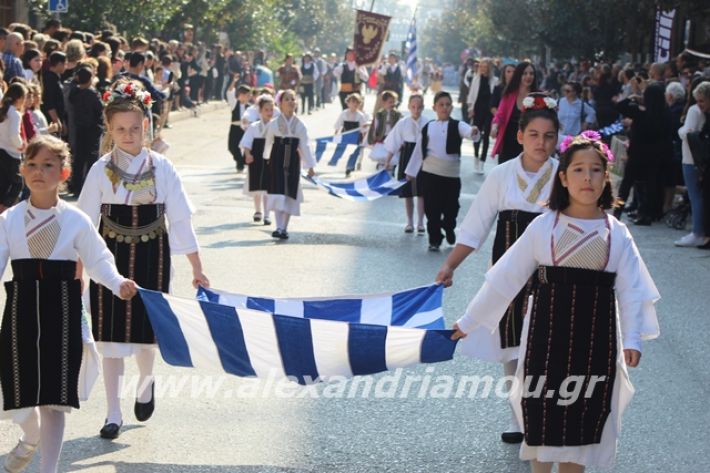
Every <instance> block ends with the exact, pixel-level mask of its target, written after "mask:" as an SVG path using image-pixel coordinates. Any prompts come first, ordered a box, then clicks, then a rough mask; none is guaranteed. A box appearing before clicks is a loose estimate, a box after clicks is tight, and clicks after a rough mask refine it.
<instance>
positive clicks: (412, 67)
mask: <svg viewBox="0 0 710 473" xmlns="http://www.w3.org/2000/svg"><path fill="white" fill-rule="evenodd" d="M405 48H406V54H407V84H409V85H411V84H412V81H413V80H414V77H415V76H416V75H417V20H416V11H415V12H414V16H413V17H412V22H411V23H410V24H409V32H407V41H406V43H405Z"/></svg>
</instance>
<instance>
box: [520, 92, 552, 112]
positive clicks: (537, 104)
mask: <svg viewBox="0 0 710 473" xmlns="http://www.w3.org/2000/svg"><path fill="white" fill-rule="evenodd" d="M556 108H557V102H556V101H555V99H553V98H552V97H545V96H544V95H535V96H530V95H528V96H527V97H525V98H524V99H523V109H524V111H526V112H529V111H531V110H555V109H556Z"/></svg>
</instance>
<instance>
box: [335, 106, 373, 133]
mask: <svg viewBox="0 0 710 473" xmlns="http://www.w3.org/2000/svg"><path fill="white" fill-rule="evenodd" d="M345 122H358V123H359V124H360V131H361V132H362V133H364V132H365V131H367V124H368V123H369V122H370V117H368V116H367V114H366V113H365V112H361V111H360V110H358V111H356V112H351V111H350V110H343V111H342V112H340V115H338V119H337V120H336V121H335V131H336V132H340V131H342V128H343V125H344V124H345Z"/></svg>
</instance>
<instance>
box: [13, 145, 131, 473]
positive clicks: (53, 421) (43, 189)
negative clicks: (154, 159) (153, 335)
mask: <svg viewBox="0 0 710 473" xmlns="http://www.w3.org/2000/svg"><path fill="white" fill-rule="evenodd" d="M20 172H21V174H22V177H23V178H24V180H25V184H26V185H27V187H28V188H29V190H30V197H29V199H27V200H24V201H22V202H20V203H19V204H17V205H15V206H14V207H12V208H11V209H9V210H7V211H6V212H4V213H3V214H2V215H0V274H2V273H3V271H4V270H5V266H6V264H7V261H8V259H9V260H10V264H11V266H12V280H11V281H8V282H6V283H5V290H6V292H7V300H6V304H5V313H4V316H3V321H2V330H0V384H2V395H1V396H0V398H1V399H2V401H3V402H2V404H3V406H2V410H1V411H0V417H10V418H12V419H13V420H14V421H15V422H17V423H19V424H20V427H21V428H22V431H23V434H22V437H21V439H20V441H19V442H18V444H17V446H16V447H15V448H14V449H13V450H12V451H11V452H10V453H9V454H8V455H7V456H6V457H5V471H8V472H19V471H22V470H24V469H25V468H26V467H27V465H29V463H30V461H31V460H32V456H33V455H34V453H35V451H36V450H37V448H38V446H39V448H40V450H41V452H42V455H41V459H40V466H39V471H40V472H42V473H55V472H56V471H57V467H58V464H59V456H60V453H61V450H62V438H63V436H64V423H65V414H66V413H67V412H70V411H71V409H78V408H79V400H80V399H81V400H86V398H87V397H88V394H89V391H90V390H91V386H92V385H93V382H94V381H95V379H96V377H97V376H98V354H97V353H96V348H95V346H94V344H93V339H92V338H91V332H90V331H89V327H88V322H87V321H86V320H85V319H84V317H83V305H82V301H81V287H82V283H81V281H80V279H79V278H78V275H77V260H78V259H79V258H81V261H82V262H83V265H84V267H85V268H86V270H87V272H88V273H89V276H91V278H92V279H95V280H96V281H99V282H100V283H101V284H104V285H105V287H107V288H108V290H109V291H110V292H111V293H112V296H113V295H114V294H115V295H116V296H118V297H121V298H122V299H130V298H131V297H133V295H135V293H136V286H135V283H133V281H130V280H128V279H126V278H124V277H123V276H121V275H120V274H119V273H118V270H117V269H116V264H115V262H114V257H113V255H112V254H111V252H110V251H109V250H108V248H106V243H105V242H104V241H103V240H102V239H101V236H100V235H99V234H98V232H97V231H96V228H95V227H94V226H93V224H92V223H91V220H89V218H88V217H87V216H86V214H84V213H83V212H81V211H80V210H78V209H77V208H75V207H73V206H70V205H68V204H66V203H65V202H64V201H63V200H61V199H60V198H59V187H60V185H61V184H63V183H64V182H65V181H66V180H67V178H68V177H69V175H70V167H69V148H68V146H67V145H66V143H64V142H63V141H61V140H59V139H58V138H54V137H52V136H48V135H45V136H39V137H37V138H35V140H34V141H33V142H31V143H30V144H29V146H28V147H27V149H26V150H25V156H24V158H23V160H22V163H21V166H20Z"/></svg>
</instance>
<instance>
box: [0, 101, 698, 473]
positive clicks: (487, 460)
mask: <svg viewBox="0 0 710 473" xmlns="http://www.w3.org/2000/svg"><path fill="white" fill-rule="evenodd" d="M427 100H428V101H429V99H427ZM338 111H339V110H338V107H337V106H336V105H330V106H329V107H328V108H327V109H326V110H325V111H319V112H317V113H315V114H314V115H312V116H307V117H305V121H306V123H307V124H308V126H309V130H310V132H311V134H312V136H316V135H324V134H329V133H330V132H332V124H333V123H334V122H335V118H336V116H337V113H338ZM228 120H229V117H228V112H227V110H226V109H221V110H218V111H212V112H209V113H204V114H202V115H201V116H200V117H198V118H190V119H186V120H184V121H179V122H175V123H174V128H173V129H172V130H169V131H168V132H167V133H166V138H167V140H168V141H169V142H170V143H171V144H172V148H171V149H170V150H169V151H168V155H169V156H170V158H171V159H173V160H174V162H175V164H176V165H177V167H178V169H179V170H180V172H181V174H182V176H183V178H184V181H185V184H186V187H187V190H188V192H189V194H190V195H191V197H192V199H193V202H194V203H195V205H196V207H197V213H196V215H195V227H196V230H197V234H198V236H199V239H200V243H201V245H202V248H203V249H202V256H203V260H204V263H205V268H206V271H207V274H208V276H209V277H210V278H211V280H212V284H213V286H214V287H217V288H224V289H228V290H235V291H239V292H243V293H250V294H257V295H280V296H297V295H301V296H321V295H336V294H352V293H372V292H382V291H391V290H400V289H405V288H409V287H414V286H417V285H422V284H426V283H429V282H430V281H432V279H433V278H434V275H435V273H436V270H437V268H438V267H439V265H440V264H441V261H442V260H443V259H444V257H445V256H446V254H447V253H448V251H449V249H448V248H447V249H446V250H444V251H443V252H442V253H441V254H432V253H429V252H427V251H426V241H425V240H426V238H425V237H421V236H410V235H405V234H404V233H403V226H404V209H403V206H402V203H401V202H400V201H399V200H398V199H396V198H387V199H382V200H381V201H377V202H374V203H369V204H368V203H351V202H346V201H342V200H339V199H336V198H333V197H330V196H329V195H327V194H326V193H325V192H324V191H322V190H319V189H316V188H314V187H312V186H310V185H306V186H305V198H306V203H304V205H303V216H302V217H297V218H293V219H292V223H291V227H290V229H289V230H290V233H291V239H290V240H289V241H288V243H275V242H274V241H272V239H271V237H270V232H271V229H270V228H265V227H262V226H256V225H254V224H252V223H251V214H252V208H251V203H250V202H249V201H248V200H246V199H245V198H244V197H242V195H241V189H240V188H241V186H242V183H243V180H244V176H243V175H239V176H238V175H236V174H235V173H234V169H233V163H232V160H231V157H230V156H229V155H228V153H227V149H226V148H227V145H226V142H227V128H228ZM464 151H465V153H466V154H471V150H470V145H465V149H464ZM368 166H369V165H366V169H365V170H367V167H368ZM463 172H464V185H463V193H464V196H463V198H462V208H463V210H464V211H465V210H466V209H467V208H468V206H469V205H470V203H471V201H472V198H473V196H474V195H475V193H476V191H477V189H478V187H479V186H480V184H481V181H482V179H481V178H480V177H477V176H474V175H473V166H472V164H471V162H470V160H465V164H464V166H463ZM462 217H463V212H462V215H461V216H460V218H462ZM632 230H633V232H634V235H635V237H636V239H637V242H638V244H639V246H640V248H641V252H642V253H643V255H644V257H645V259H646V261H647V263H648V266H649V268H650V270H651V273H652V274H653V276H654V278H655V280H656V282H657V285H658V287H659V288H660V290H661V293H662V295H663V300H662V301H661V302H660V303H659V305H658V312H659V318H660V322H661V330H662V336H661V338H660V339H658V340H657V341H654V342H650V343H647V344H646V345H645V347H644V357H643V361H642V363H641V366H640V367H639V368H637V369H635V370H632V372H631V377H632V381H633V383H634V385H635V386H636V390H637V392H636V396H635V398H634V400H633V402H632V404H631V407H630V408H629V409H628V410H627V412H626V415H625V417H624V428H623V432H622V435H621V439H620V448H619V454H618V458H617V459H618V465H617V467H616V470H615V471H619V472H625V473H626V472H630V473H636V472H638V473H648V472H655V471H658V472H675V471H710V459H708V442H707V438H706V436H707V432H708V427H707V426H708V425H710V413H709V412H708V409H707V407H706V405H707V402H706V400H707V399H708V398H710V388H709V387H708V386H710V374H709V371H710V370H709V369H708V366H710V354H709V352H708V351H707V350H705V349H704V348H705V347H707V346H708V344H707V334H708V333H710V314H709V311H708V304H709V303H710V298H709V297H708V288H710V258H708V256H710V252H703V251H701V250H695V249H676V248H673V246H672V241H673V240H674V239H675V238H677V237H678V236H679V234H680V232H678V231H675V230H670V229H668V228H666V227H665V226H663V225H654V226H653V227H650V228H634V229H632ZM490 245H491V242H490V241H488V242H487V243H486V245H485V246H484V248H483V249H482V251H481V252H480V254H477V255H475V256H473V257H471V258H470V260H469V261H467V262H466V263H465V265H464V266H463V267H462V268H461V269H460V270H459V271H458V272H457V275H456V280H455V285H454V287H453V288H451V289H449V290H447V291H446V294H445V311H446V318H447V320H448V322H449V323H451V322H453V321H454V320H455V319H456V318H457V317H458V316H459V314H461V313H462V311H463V310H464V308H465V306H466V304H467V302H468V300H469V299H470V297H471V296H472V295H473V294H474V292H475V291H476V290H477V288H478V287H480V285H481V283H482V281H483V274H484V271H485V269H486V267H487V265H488V261H489V258H490ZM175 269H176V275H175V279H174V292H175V293H176V294H177V295H180V296H185V297H191V296H192V295H193V290H192V289H191V287H190V286H189V281H190V276H189V275H190V273H189V271H188V270H187V269H188V265H187V261H186V260H185V259H184V258H178V259H177V260H176V262H175ZM428 369H429V371H427V368H425V367H420V368H418V369H415V370H410V371H408V373H410V374H412V373H413V374H416V375H420V376H427V375H428V376H430V377H431V378H433V381H432V382H435V377H436V376H440V375H454V376H460V375H474V374H478V375H492V376H497V375H498V374H499V367H498V366H497V365H491V364H486V363H483V362H478V361H472V360H470V359H466V358H463V357H456V359H455V360H454V361H453V362H449V363H446V364H440V365H436V366H435V367H434V368H433V372H432V368H431V367H430V368H428ZM135 373H136V369H135V366H134V365H133V364H132V363H129V364H128V368H127V375H128V376H131V375H134V374H135ZM156 373H157V375H158V376H159V377H161V379H162V380H163V381H161V383H162V384H163V386H164V387H167V385H168V383H170V382H174V383H179V382H180V380H181V379H182V380H183V381H184V382H186V383H187V384H185V385H184V386H183V388H182V389H179V386H177V385H173V387H174V389H173V392H172V395H170V393H162V394H161V395H160V397H159V398H158V400H157V410H156V413H155V415H154V417H153V419H151V420H150V422H149V423H147V424H140V423H138V422H136V421H135V419H134V418H133V415H132V412H131V411H132V408H131V406H132V403H133V400H132V398H131V396H130V395H129V396H127V398H126V399H124V401H123V406H124V415H125V422H126V427H125V429H124V433H123V434H122V436H121V437H120V438H119V439H118V440H117V441H115V442H107V441H103V440H101V439H99V438H98V437H97V433H98V429H99V428H100V427H101V425H102V423H103V418H104V394H103V387H102V385H101V384H97V386H96V387H95V389H94V391H93V395H92V398H91V399H90V400H89V401H88V402H86V403H84V404H83V405H82V409H81V410H80V411H77V412H74V413H73V414H71V415H70V416H69V417H68V422H67V431H66V437H65V438H66V443H65V447H64V452H63V456H62V463H61V470H62V471H86V472H114V471H115V472H179V473H197V472H203V471H208V472H212V471H214V472H240V473H252V472H254V473H256V472H270V471H292V472H325V471H338V472H341V471H342V472H373V471H388V472H389V471H391V472H419V471H421V472H433V471H440V472H459V471H460V472H525V471H528V470H527V466H526V465H525V464H523V463H522V462H520V461H519V460H518V459H517V447H514V446H507V445H504V444H502V443H501V442H500V441H499V439H498V436H499V432H500V431H501V430H502V429H503V428H504V427H505V425H506V421H507V418H508V416H507V412H508V411H507V406H506V404H505V401H503V400H501V399H498V398H496V397H495V396H491V397H490V398H488V399H478V398H476V399H468V398H465V397H464V398H457V399H436V398H432V397H431V396H427V397H425V398H423V399H420V398H418V397H417V396H416V395H410V396H408V397H406V398H405V399H400V398H399V396H397V397H395V398H385V399H373V398H369V399H363V398H362V397H361V396H359V395H357V396H355V397H353V398H349V399H348V398H346V399H329V398H324V397H323V396H321V397H319V398H317V399H313V398H311V397H310V394H309V393H308V392H306V393H305V394H306V395H307V397H305V398H291V399H282V398H279V397H278V396H276V395H275V394H271V395H267V396H256V397H251V398H249V397H244V396H241V397H240V396H238V395H237V392H238V391H240V390H244V389H248V388H249V387H252V386H253V384H252V383H253V382H252V381H247V380H241V379H237V378H233V377H220V376H219V375H218V373H204V372H201V373H195V372H193V371H192V370H182V369H176V368H172V367H169V366H167V365H165V364H164V363H163V362H162V361H159V362H158V364H157V368H156ZM198 374H199V375H200V376H199V377H195V378H194V379H193V378H192V376H197V375H198ZM208 375H214V377H209V376H208ZM168 378H169V379H168ZM381 379H382V375H381V376H379V377H375V378H374V380H375V381H377V380H381ZM193 382H194V383H196V384H194V385H193ZM200 383H203V384H200ZM204 383H213V385H212V386H211V387H212V388H213V389H214V393H213V394H214V395H213V396H207V395H205V393H204V392H203V393H202V395H200V393H199V392H196V391H197V390H199V388H200V386H202V387H203V388H205V389H208V388H210V386H209V385H208V384H204ZM220 383H221V384H220ZM159 389H160V387H159ZM360 392H361V391H358V393H360ZM2 425H3V426H2V428H1V429H0V452H6V451H8V450H9V449H10V448H11V447H12V446H13V445H14V443H15V442H16V439H17V436H18V435H19V429H18V428H17V427H15V426H11V425H10V424H2ZM0 460H2V458H0ZM36 468H37V462H36V461H35V462H34V463H33V466H32V469H33V470H36Z"/></svg>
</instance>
